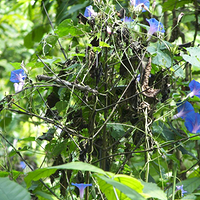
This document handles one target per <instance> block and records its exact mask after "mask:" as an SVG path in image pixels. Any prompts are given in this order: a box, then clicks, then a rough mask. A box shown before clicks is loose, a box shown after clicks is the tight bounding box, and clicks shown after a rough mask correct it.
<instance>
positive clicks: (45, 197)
mask: <svg viewBox="0 0 200 200" xmlns="http://www.w3.org/2000/svg"><path fill="white" fill-rule="evenodd" d="M34 194H36V196H39V199H40V200H54V198H53V197H52V196H51V195H50V194H47V193H45V192H43V191H40V190H37V191H36V192H34Z"/></svg>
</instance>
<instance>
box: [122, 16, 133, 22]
mask: <svg viewBox="0 0 200 200" xmlns="http://www.w3.org/2000/svg"><path fill="white" fill-rule="evenodd" d="M121 20H122V21H124V22H133V21H134V20H133V19H132V18H131V17H125V18H123V19H121Z"/></svg>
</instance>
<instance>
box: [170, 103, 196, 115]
mask: <svg viewBox="0 0 200 200" xmlns="http://www.w3.org/2000/svg"><path fill="white" fill-rule="evenodd" d="M177 106H178V107H177V111H178V113H177V114H176V115H174V116H173V119H177V118H179V117H181V118H182V119H185V118H186V117H187V116H188V113H190V114H191V113H193V114H194V113H195V112H194V108H193V106H192V104H191V103H189V102H188V101H186V102H185V103H179V104H178V105H177Z"/></svg>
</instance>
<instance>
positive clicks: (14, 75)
mask: <svg viewBox="0 0 200 200" xmlns="http://www.w3.org/2000/svg"><path fill="white" fill-rule="evenodd" d="M25 78H26V74H25V72H24V70H23V69H17V70H14V71H12V72H11V76H10V81H11V82H13V83H19V82H23V81H24V79H25Z"/></svg>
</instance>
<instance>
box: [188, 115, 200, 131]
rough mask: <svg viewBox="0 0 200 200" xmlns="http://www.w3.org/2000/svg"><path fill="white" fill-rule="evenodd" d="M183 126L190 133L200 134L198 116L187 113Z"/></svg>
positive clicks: (199, 116)
mask: <svg viewBox="0 0 200 200" xmlns="http://www.w3.org/2000/svg"><path fill="white" fill-rule="evenodd" d="M185 126H186V128H187V130H188V131H189V132H190V133H200V114H199V113H193V112H191V113H189V114H188V115H187V117H186V118H185Z"/></svg>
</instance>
